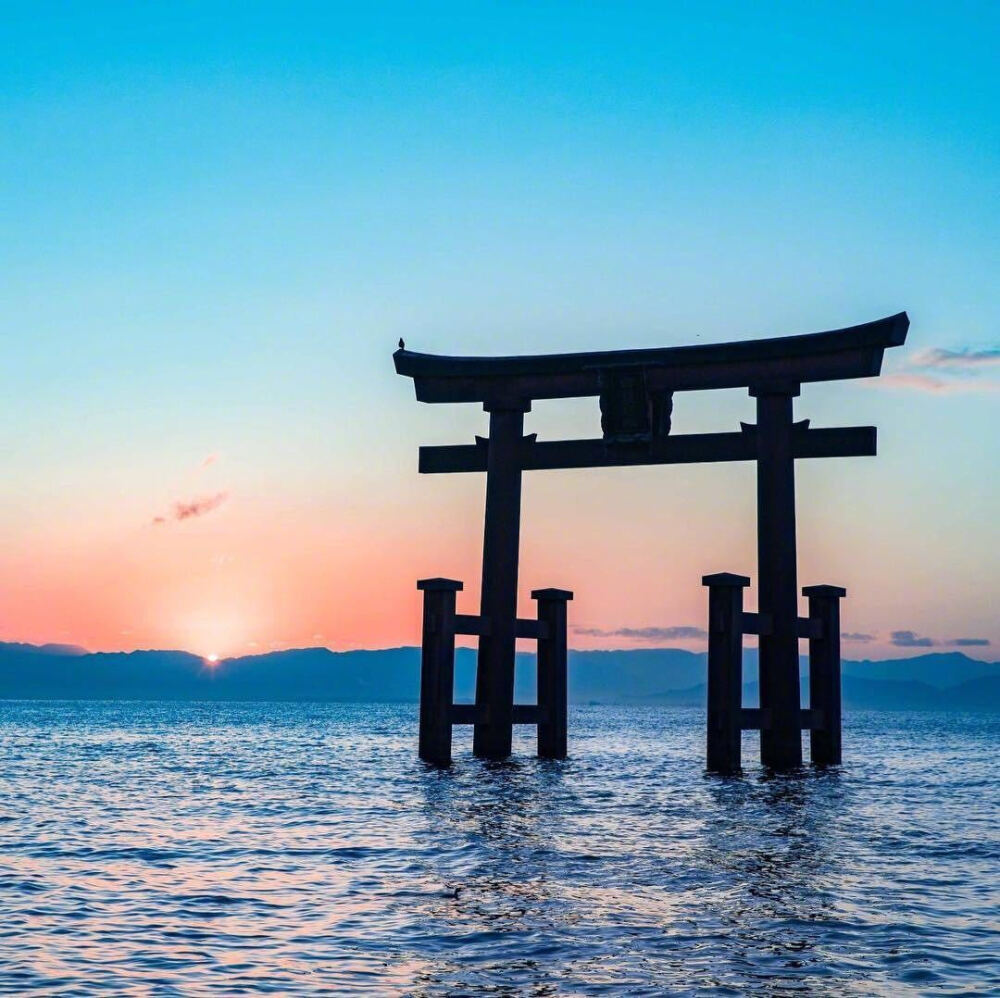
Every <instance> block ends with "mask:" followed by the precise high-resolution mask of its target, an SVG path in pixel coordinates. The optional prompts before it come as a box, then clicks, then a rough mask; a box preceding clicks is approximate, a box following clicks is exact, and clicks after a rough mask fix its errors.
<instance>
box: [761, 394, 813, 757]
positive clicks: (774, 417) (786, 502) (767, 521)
mask: <svg viewBox="0 0 1000 998" xmlns="http://www.w3.org/2000/svg"><path fill="white" fill-rule="evenodd" d="M798 393H799V388H798V385H782V386H764V387H760V388H751V390H750V394H751V395H753V396H755V397H756V399H757V566H758V583H757V585H758V589H757V610H758V613H759V614H761V615H762V616H766V617H767V618H768V619H769V620H770V628H769V633H767V634H762V635H761V637H760V706H761V710H762V712H767V714H768V715H769V716H770V723H769V724H768V725H767V726H766V727H764V728H763V729H762V730H761V733H760V757H761V762H762V763H763V764H764V765H765V766H768V767H769V768H771V769H794V768H795V767H797V766H801V765H802V728H801V709H802V705H801V697H800V694H799V638H798V595H799V593H798V585H797V582H796V564H795V458H794V452H793V447H792V398H793V397H794V396H796V395H798Z"/></svg>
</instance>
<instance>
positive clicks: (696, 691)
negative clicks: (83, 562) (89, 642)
mask: <svg viewBox="0 0 1000 998" xmlns="http://www.w3.org/2000/svg"><path fill="white" fill-rule="evenodd" d="M475 658H476V653H475V651H474V650H473V649H470V648H459V649H457V651H456V656H455V696H456V700H457V701H458V702H462V701H471V700H472V699H473V692H474V688H475ZM705 659H706V656H705V654H704V653H703V652H702V653H696V652H689V651H684V650H683V649H679V648H648V649H629V650H621V651H570V666H569V673H570V682H569V693H570V700H571V701H572V702H575V703H589V702H598V703H649V704H656V703H663V704H676V705H698V706H700V705H703V704H704V702H705V671H706V661H705ZM744 659H745V661H744V682H745V688H744V703H745V704H746V705H747V706H752V705H754V704H756V702H757V652H756V649H747V651H746V653H745V655H744ZM802 672H803V677H804V678H803V691H804V693H805V691H806V690H807V689H808V679H807V678H805V677H806V675H807V666H806V662H805V660H804V659H803V663H802ZM842 672H843V696H844V704H845V706H846V707H848V708H852V707H853V708H880V709H900V710H932V709H937V710H975V711H994V712H998V711H1000V662H982V661H979V660H977V659H972V658H969V657H968V656H967V655H964V654H962V653H961V652H949V653H933V654H926V655H917V656H915V657H912V658H902V659H892V660H887V661H869V660H865V661H845V662H844V663H843V667H842ZM419 677H420V649H419V648H411V647H403V648H386V649H380V650H375V651H344V652H334V651H330V650H329V649H326V648H299V649H293V650H289V651H274V652H269V653H267V654H262V655H251V656H245V657H242V658H230V659H224V660H222V661H220V662H218V663H214V664H209V663H207V662H206V661H205V660H204V659H203V658H200V657H199V656H197V655H192V654H190V653H188V652H179V651H133V652H88V651H86V650H85V649H82V648H76V647H73V646H71V645H28V644H14V643H2V642H0V699H84V700H114V699H120V700H283V701H310V700H312V701H342V702H346V701H354V702H357V701H360V702H377V701H382V702H391V701H413V700H416V699H417V698H418V697H419ZM534 683H535V661H534V656H533V655H530V654H527V653H522V654H519V655H518V668H517V683H516V687H517V690H516V696H517V700H518V702H521V703H531V702H532V701H533V700H534Z"/></svg>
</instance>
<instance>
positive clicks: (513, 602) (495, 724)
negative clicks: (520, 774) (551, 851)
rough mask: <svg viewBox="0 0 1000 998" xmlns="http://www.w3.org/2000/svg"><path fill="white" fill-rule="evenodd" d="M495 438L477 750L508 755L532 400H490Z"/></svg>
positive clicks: (489, 476) (490, 459)
mask: <svg viewBox="0 0 1000 998" xmlns="http://www.w3.org/2000/svg"><path fill="white" fill-rule="evenodd" d="M484 408H485V409H486V411H487V412H489V414H490V438H489V442H488V444H487V447H488V451H487V459H486V524H485V528H484V531H483V575H482V580H483V581H482V592H481V603H480V617H481V618H482V620H483V624H484V626H483V632H482V634H481V635H480V638H479V662H478V668H477V670H476V704H477V706H478V707H479V708H480V710H481V712H482V713H481V717H482V720H480V721H479V722H478V723H477V724H476V725H475V729H474V733H473V738H472V751H473V752H474V753H475V755H477V756H479V757H480V758H483V759H506V758H507V757H508V756H509V755H510V751H511V741H512V738H513V733H514V650H515V640H516V637H517V562H518V547H519V543H520V532H521V463H522V460H521V457H522V456H521V449H522V437H523V432H524V414H525V412H527V411H528V410H530V408H531V403H530V402H519V401H512V402H504V403H494V402H487V403H485V405H484Z"/></svg>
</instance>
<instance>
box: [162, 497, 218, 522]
mask: <svg viewBox="0 0 1000 998" xmlns="http://www.w3.org/2000/svg"><path fill="white" fill-rule="evenodd" d="M228 498H229V493H228V492H216V493H215V495H211V496H202V497H200V498H198V499H192V500H190V501H189V502H175V503H174V519H175V520H190V519H192V518H193V517H196V516H204V515H205V514H206V513H211V512H212V510H214V509H218V508H219V507H220V506H221V505H222V504H223V503H224V502H225V501H226V500H227V499H228Z"/></svg>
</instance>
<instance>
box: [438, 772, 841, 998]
mask: <svg viewBox="0 0 1000 998" xmlns="http://www.w3.org/2000/svg"><path fill="white" fill-rule="evenodd" d="M657 772H658V773H659V775H660V777H661V778H662V779H664V780H665V785H663V786H661V787H658V788H655V789H654V791H653V792H650V788H649V787H648V786H641V785H640V786H636V782H635V781H636V774H635V773H634V772H633V773H630V774H629V779H628V780H625V779H624V776H625V774H624V772H623V773H622V774H620V776H621V778H622V779H621V780H619V781H615V780H613V779H612V780H611V781H610V783H611V787H610V788H609V786H608V783H609V780H608V774H607V773H606V772H603V773H598V772H596V771H594V770H592V769H589V768H588V767H587V766H585V765H578V764H575V763H574V762H573V761H572V760H570V761H568V762H564V763H542V762H539V761H537V760H534V759H513V760H511V761H509V762H506V763H499V764H498V763H480V762H478V761H471V762H466V761H464V760H463V761H462V762H460V763H458V764H456V765H455V766H453V767H452V768H451V769H448V770H439V771H434V770H427V771H426V772H425V774H424V778H423V779H422V781H421V782H422V787H421V790H422V797H423V815H422V818H423V825H424V834H425V836H426V845H427V850H426V851H425V855H426V857H427V868H428V872H429V873H430V874H431V875H432V877H434V878H437V880H438V881H440V883H441V884H442V887H441V891H440V894H439V895H438V896H436V897H435V898H434V899H433V900H431V901H430V902H428V904H427V905H426V906H425V907H424V910H423V912H422V915H423V917H424V918H425V919H426V922H427V926H428V931H429V932H432V933H434V934H435V935H437V936H438V937H439V939H440V941H441V945H440V948H439V951H438V953H437V954H436V957H435V959H434V960H432V962H431V963H430V964H429V965H428V966H427V967H426V968H425V971H424V973H423V974H422V975H421V977H420V981H419V983H420V986H421V987H422V988H424V989H426V990H428V991H434V990H436V989H440V988H444V989H449V988H450V989H456V988H457V989H459V990H465V991H469V992H477V991H492V992H497V991H498V981H509V982H511V983H510V993H515V992H516V993H530V994H548V993H553V992H554V991H555V990H561V989H563V988H566V987H569V988H571V989H572V990H574V991H577V992H581V993H591V992H601V991H604V990H606V989H607V988H609V987H610V988H612V989H620V988H621V987H622V982H623V981H624V982H628V981H630V980H631V981H632V982H633V987H631V988H629V991H630V993H644V992H648V993H657V989H662V987H664V986H666V985H667V983H668V982H669V983H670V986H672V987H681V986H694V985H695V983H696V982H697V983H698V986H707V987H717V988H721V989H722V990H723V991H725V990H727V989H730V988H731V989H734V993H735V992H736V991H739V992H745V991H748V990H749V991H757V992H761V993H787V991H788V990H789V989H798V988H800V987H803V986H804V985H808V986H810V987H812V988H814V989H815V988H819V989H820V990H822V988H823V987H824V978H825V977H826V976H827V972H826V969H825V962H826V955H825V952H824V945H825V944H824V935H825V933H826V932H827V930H828V928H829V923H830V921H831V917H830V916H831V911H832V909H833V908H834V895H833V892H834V890H835V888H836V885H837V880H838V876H839V873H838V870H839V861H840V860H842V859H843V858H844V857H843V843H842V842H841V841H839V836H838V825H839V821H840V817H841V813H842V810H843V808H844V807H845V805H847V804H848V801H847V795H846V793H845V788H844V786H843V785H842V781H841V778H840V774H839V773H838V772H837V771H835V770H830V771H822V772H820V771H813V770H808V769H805V770H802V771H801V772H798V773H795V774H793V775H783V776H771V775H767V774H757V775H749V776H745V777H741V778H735V779H719V778H713V777H705V778H704V779H703V780H702V781H701V785H700V786H699V785H698V784H697V782H696V781H693V780H688V782H687V785H681V784H679V783H678V782H677V780H676V778H675V777H674V775H673V774H672V772H671V771H667V772H666V773H664V772H661V771H660V770H659V769H658V770H657ZM689 776H690V774H689ZM615 783H617V784H618V785H617V786H615ZM640 783H641V781H640ZM581 798H582V800H583V803H584V805H586V804H587V802H588V801H589V805H590V806H589V807H588V806H581ZM595 811H596V817H595V813H594V812H595ZM588 812H589V814H588ZM664 812H666V813H668V814H669V823H668V822H665V821H664V818H663V813H664ZM480 947H481V948H483V949H485V950H488V952H489V954H490V958H489V960H488V961H487V963H486V965H484V964H483V963H482V962H480V960H479V959H478V958H477V957H476V956H474V954H475V951H476V949H477V948H480ZM473 965H475V966H473ZM651 981H658V982H660V983H658V984H657V987H656V988H652V987H650V982H651ZM612 982H617V983H612ZM827 983H828V982H827ZM499 993H504V991H503V987H500V988H499ZM659 993H662V990H660V991H659Z"/></svg>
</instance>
